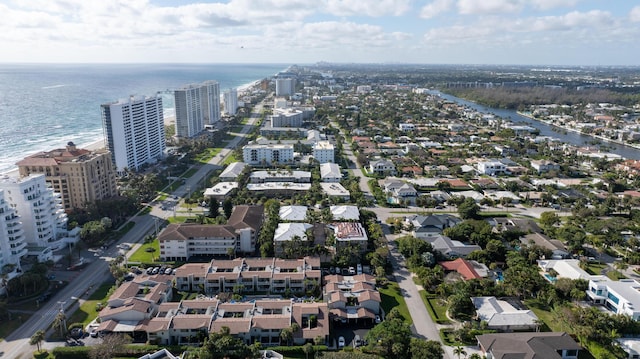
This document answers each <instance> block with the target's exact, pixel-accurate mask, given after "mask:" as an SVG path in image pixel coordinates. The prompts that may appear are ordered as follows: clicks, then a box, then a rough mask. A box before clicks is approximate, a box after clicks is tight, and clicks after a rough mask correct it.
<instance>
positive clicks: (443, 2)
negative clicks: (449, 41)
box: [420, 0, 453, 19]
mask: <svg viewBox="0 0 640 359" xmlns="http://www.w3.org/2000/svg"><path fill="white" fill-rule="evenodd" d="M452 6H453V0H435V1H433V2H431V3H429V4H427V5H425V6H423V7H422V9H420V17H421V18H423V19H431V18H433V17H435V16H437V15H440V14H441V13H443V12H447V11H449V10H451V7H452Z"/></svg>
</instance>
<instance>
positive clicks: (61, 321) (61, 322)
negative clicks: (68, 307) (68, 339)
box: [53, 311, 67, 337]
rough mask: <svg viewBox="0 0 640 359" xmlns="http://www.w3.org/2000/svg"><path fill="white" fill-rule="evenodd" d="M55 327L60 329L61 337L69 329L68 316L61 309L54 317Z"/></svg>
mask: <svg viewBox="0 0 640 359" xmlns="http://www.w3.org/2000/svg"><path fill="white" fill-rule="evenodd" d="M53 328H54V329H56V330H59V331H60V337H64V334H65V333H64V332H65V331H66V330H67V317H66V316H65V315H64V312H62V311H59V312H58V314H56V317H55V318H54V319H53Z"/></svg>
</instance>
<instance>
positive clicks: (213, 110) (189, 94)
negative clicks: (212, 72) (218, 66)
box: [173, 81, 220, 138]
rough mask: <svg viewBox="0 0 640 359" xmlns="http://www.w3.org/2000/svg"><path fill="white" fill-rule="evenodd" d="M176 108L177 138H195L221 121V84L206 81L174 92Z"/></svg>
mask: <svg viewBox="0 0 640 359" xmlns="http://www.w3.org/2000/svg"><path fill="white" fill-rule="evenodd" d="M173 96H174V99H175V106H176V136H177V137H187V138H189V137H194V136H196V135H198V134H199V133H200V132H202V131H203V130H204V127H205V125H212V124H215V123H216V122H218V121H220V84H218V82H216V81H206V82H204V83H201V84H189V85H186V86H185V87H183V88H180V89H177V90H175V91H174V92H173Z"/></svg>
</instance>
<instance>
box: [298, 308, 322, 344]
mask: <svg viewBox="0 0 640 359" xmlns="http://www.w3.org/2000/svg"><path fill="white" fill-rule="evenodd" d="M312 314H313V315H315V316H316V319H317V323H316V327H315V328H302V330H300V331H297V332H296V333H294V337H295V338H300V337H302V338H304V339H314V338H316V337H318V336H321V337H325V336H327V335H329V308H328V307H327V304H326V303H296V304H294V306H293V314H292V318H291V319H292V321H294V322H296V323H297V324H298V325H300V326H301V327H302V316H303V315H312Z"/></svg>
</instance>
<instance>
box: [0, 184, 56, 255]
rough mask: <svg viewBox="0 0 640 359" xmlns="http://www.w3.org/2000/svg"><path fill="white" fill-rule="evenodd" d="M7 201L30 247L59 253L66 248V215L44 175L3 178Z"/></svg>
mask: <svg viewBox="0 0 640 359" xmlns="http://www.w3.org/2000/svg"><path fill="white" fill-rule="evenodd" d="M0 189H1V190H4V199H5V201H6V202H7V203H9V205H10V206H11V207H12V208H13V209H14V210H15V211H16V214H17V215H19V216H20V220H21V221H22V228H23V230H24V238H25V241H26V242H27V244H28V245H29V246H33V247H45V248H46V247H49V248H51V250H57V249H60V248H62V247H63V246H64V241H63V237H64V236H66V235H67V230H66V228H67V214H66V213H65V212H64V209H63V208H62V199H61V198H60V195H59V194H58V193H55V192H54V191H53V189H52V188H51V187H49V186H47V183H46V181H45V175H44V174H32V175H29V176H28V177H22V178H13V177H4V178H2V179H1V180H0Z"/></svg>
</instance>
